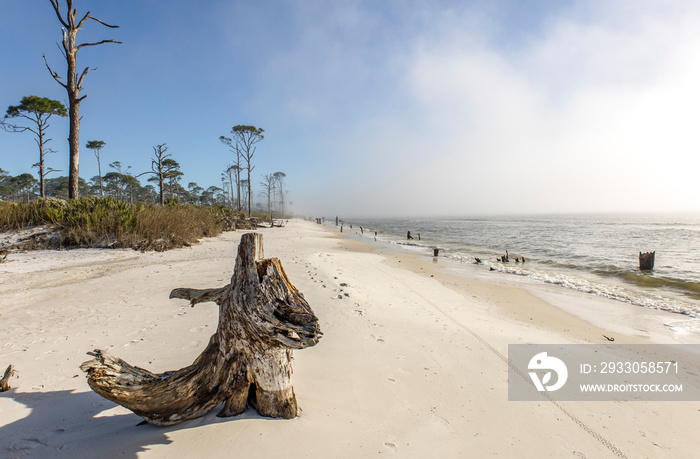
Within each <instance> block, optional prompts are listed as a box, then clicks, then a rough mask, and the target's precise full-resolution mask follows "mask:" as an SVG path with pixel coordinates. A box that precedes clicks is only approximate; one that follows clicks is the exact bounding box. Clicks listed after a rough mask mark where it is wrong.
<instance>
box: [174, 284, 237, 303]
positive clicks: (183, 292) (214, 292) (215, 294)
mask: <svg viewBox="0 0 700 459" xmlns="http://www.w3.org/2000/svg"><path fill="white" fill-rule="evenodd" d="M230 290H231V287H230V286H229V285H227V286H226V287H221V288H208V289H203V290H197V289H194V288H176V289H175V290H173V291H172V292H170V299H173V298H180V299H183V300H190V305H191V306H192V307H194V305H195V304H197V303H207V302H209V301H211V302H214V303H216V304H219V305H220V304H221V302H222V301H223V300H224V298H225V296H226V295H227V294H228V293H229V292H230Z"/></svg>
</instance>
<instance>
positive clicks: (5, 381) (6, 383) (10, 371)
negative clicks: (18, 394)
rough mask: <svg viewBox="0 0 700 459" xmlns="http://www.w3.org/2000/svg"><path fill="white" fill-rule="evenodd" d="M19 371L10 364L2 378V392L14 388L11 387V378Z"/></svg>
mask: <svg viewBox="0 0 700 459" xmlns="http://www.w3.org/2000/svg"><path fill="white" fill-rule="evenodd" d="M16 373H17V372H16V371H15V369H14V367H13V366H12V365H10V366H8V367H7V368H6V369H5V374H4V375H3V377H2V378H0V392H5V391H7V390H10V389H12V388H11V387H10V378H11V377H12V376H13V375H15V374H16Z"/></svg>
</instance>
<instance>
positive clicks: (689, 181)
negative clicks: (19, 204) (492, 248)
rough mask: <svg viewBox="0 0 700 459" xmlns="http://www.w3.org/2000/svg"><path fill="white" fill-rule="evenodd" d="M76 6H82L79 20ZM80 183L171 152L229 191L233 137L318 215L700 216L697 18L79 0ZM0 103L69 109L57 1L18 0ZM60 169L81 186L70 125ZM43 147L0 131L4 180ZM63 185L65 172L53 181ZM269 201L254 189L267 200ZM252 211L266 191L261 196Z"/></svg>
mask: <svg viewBox="0 0 700 459" xmlns="http://www.w3.org/2000/svg"><path fill="white" fill-rule="evenodd" d="M62 6H63V7H64V8H65V4H62ZM75 6H76V8H77V9H78V15H79V16H81V17H82V15H83V14H84V13H85V12H87V11H88V10H90V11H91V12H92V14H93V15H94V16H95V17H98V18H100V19H101V20H103V21H105V22H107V23H110V24H117V25H119V26H120V28H119V29H107V28H105V27H102V26H100V25H99V24H98V23H96V22H94V21H89V22H88V23H87V24H86V25H85V27H84V30H83V31H81V32H80V33H79V35H78V37H79V41H80V42H85V41H99V40H102V39H116V40H120V41H123V42H124V43H123V44H121V45H116V44H106V45H101V46H98V47H88V48H85V49H83V50H81V51H80V52H79V55H78V66H79V68H80V69H82V68H84V67H85V66H90V68H94V67H97V68H98V70H97V71H94V72H90V73H89V74H88V75H87V77H86V78H85V83H84V86H85V89H84V91H83V93H84V94H86V95H87V96H88V97H87V99H85V101H84V102H83V103H82V104H81V115H82V116H83V121H82V124H81V134H80V144H81V161H80V171H81V173H80V175H81V177H83V178H85V179H87V180H89V179H90V178H91V177H92V176H94V175H96V174H97V164H96V161H95V158H94V156H93V155H92V152H90V151H89V150H87V149H85V148H84V146H85V143H86V142H87V141H88V140H94V139H100V140H104V141H105V142H106V147H105V148H104V150H103V152H102V155H103V157H102V158H103V159H102V161H103V163H102V169H103V173H105V172H106V171H109V169H108V167H107V164H109V162H112V161H120V162H121V163H122V164H123V165H124V166H125V167H126V166H132V167H133V169H132V170H133V171H134V172H135V173H140V172H143V171H145V170H147V169H149V168H150V157H151V156H152V146H153V145H157V144H161V143H167V144H168V146H169V151H168V152H169V153H171V154H172V155H173V156H172V157H173V159H175V160H177V161H178V162H180V164H181V165H182V171H183V172H184V174H185V176H184V180H183V184H184V185H185V186H186V184H187V183H188V182H190V181H192V182H197V183H198V184H199V185H200V186H203V187H205V188H206V187H207V186H211V185H219V186H220V185H221V178H220V174H221V172H222V171H223V170H224V168H225V167H226V165H227V164H230V163H231V162H232V160H233V159H232V157H231V154H230V153H229V152H228V149H227V148H226V147H225V146H223V145H222V144H221V143H220V142H219V140H218V138H219V136H221V135H228V134H229V131H230V129H231V127H232V126H234V125H237V124H252V125H255V126H258V127H262V128H264V129H265V131H266V132H265V133H266V138H265V140H264V141H263V142H262V143H260V144H259V146H258V151H257V153H256V156H255V158H254V164H255V166H256V167H255V170H254V177H253V179H252V182H253V184H254V185H255V186H257V185H258V183H259V182H260V181H261V177H262V175H264V174H268V173H273V172H277V171H282V172H284V173H285V174H286V176H287V178H286V186H287V189H288V190H289V201H291V202H292V203H293V205H292V210H293V211H294V212H296V213H298V214H304V215H309V216H321V215H336V214H338V215H365V216H366V217H377V216H407V215H420V216H427V217H430V216H438V215H448V214H451V215H464V216H468V215H513V214H559V213H600V212H660V211H668V212H678V211H686V212H698V211H700V187H698V186H697V185H696V183H697V171H698V170H700V155H698V153H697V147H696V143H697V140H696V136H695V130H696V129H697V127H696V126H697V125H698V124H699V123H700V112H699V110H698V109H697V107H698V106H700V87H699V86H698V84H697V81H700V32H699V31H700V4H698V3H697V2H693V1H679V2H673V3H672V4H669V3H668V2H662V1H636V2H629V1H621V0H620V1H615V0H613V1H602V0H593V1H582V0H580V1H573V0H568V1H554V0H551V1H543V2H537V3H536V4H532V5H523V4H522V3H521V2H517V1H515V0H512V1H501V2H487V1H482V0H474V1H467V2H461V1H459V2H458V1H439V2H428V1H409V0H407V1H396V2H371V1H362V0H360V1H355V2H343V3H338V2H332V1H325V0H317V1H306V2H298V1H281V0H280V1H262V2H256V3H255V4H250V3H249V2H242V1H234V2H230V1H224V0H214V1H209V2H206V5H204V4H192V3H191V2H184V1H182V0H176V1H173V2H170V3H168V7H167V8H165V7H163V6H162V4H160V5H157V4H153V3H143V2H137V1H135V0H127V1H124V2H120V3H119V4H112V3H104V2H96V1H94V0H91V1H88V0H78V1H77V2H76V5H75ZM4 10H5V11H4V14H3V18H2V27H0V37H1V38H3V39H4V42H5V43H12V44H13V46H8V47H6V49H5V51H4V53H5V60H4V61H5V62H6V63H7V65H5V66H3V68H2V69H0V81H1V82H2V83H3V85H2V86H3V91H2V93H1V94H2V98H1V99H0V104H3V105H2V107H0V109H2V110H3V114H4V111H5V110H6V108H7V107H8V106H10V105H16V104H18V103H19V101H20V99H21V98H22V97H23V96H27V95H31V94H36V95H39V96H43V97H49V98H52V99H56V100H60V101H63V102H65V99H66V95H65V91H64V90H63V89H62V88H61V87H59V86H58V85H57V84H56V82H55V81H53V79H52V78H51V77H50V75H49V74H48V72H47V70H46V68H45V65H44V61H43V58H42V53H46V56H47V59H48V61H49V63H50V64H51V65H52V66H53V67H54V68H55V69H56V70H59V71H61V72H64V71H65V69H64V66H65V65H61V60H62V57H61V56H60V54H59V52H58V50H57V49H56V44H55V43H56V42H58V41H60V39H61V32H60V28H59V24H58V20H57V19H56V17H55V14H54V12H53V10H52V8H51V5H50V4H49V2H40V3H39V4H38V5H34V4H33V3H31V2H11V3H8V4H7V5H4ZM51 124H52V126H51V128H50V130H49V137H51V138H53V139H54V140H53V142H52V144H51V146H52V147H53V148H55V149H57V150H58V151H59V153H57V154H55V155H50V156H49V157H48V164H49V166H51V167H53V168H55V169H63V170H64V171H66V170H67V163H68V159H67V157H68V146H67V141H66V140H64V139H65V137H67V124H68V123H67V120H65V119H56V120H52V123H51ZM37 156H38V154H37V152H36V145H35V144H34V142H33V140H32V138H31V135H29V134H26V133H25V134H9V133H4V132H0V168H2V169H5V170H7V171H9V172H10V173H12V174H13V175H17V174H19V173H22V172H32V173H35V170H34V169H31V165H32V164H34V163H35V162H36V161H37V160H38V158H37ZM53 176H57V175H53ZM258 189H259V187H258ZM256 197H257V192H256Z"/></svg>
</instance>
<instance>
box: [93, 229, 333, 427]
mask: <svg viewBox="0 0 700 459" xmlns="http://www.w3.org/2000/svg"><path fill="white" fill-rule="evenodd" d="M262 249H263V247H262V235H260V234H256V233H247V234H244V235H243V236H242V238H241V243H240V245H239V248H238V256H237V258H236V265H235V269H234V273H233V277H232V278H231V283H230V284H229V285H227V286H225V287H222V288H216V289H205V290H196V289H186V288H181V289H175V290H173V291H172V292H171V294H170V297H171V298H182V299H187V300H189V301H190V304H192V305H194V304H196V303H201V302H205V301H213V302H215V303H217V304H218V305H219V324H218V327H217V331H216V333H215V334H214V335H212V337H211V339H210V340H209V344H208V345H207V347H206V349H204V351H203V352H202V354H200V356H199V357H197V359H196V360H195V361H194V362H193V363H192V365H190V366H188V367H185V368H182V369H180V370H177V371H169V372H165V373H159V374H154V373H151V372H150V371H148V370H145V369H143V368H139V367H136V366H133V365H130V364H128V363H127V362H125V361H123V360H122V359H119V358H117V357H114V356H111V355H109V354H107V353H106V352H104V351H101V350H95V351H94V352H90V353H88V354H89V355H91V356H92V357H93V359H92V360H90V361H87V362H85V363H83V364H82V365H81V369H82V370H83V371H85V372H86V373H87V377H88V384H89V385H90V387H91V388H92V389H93V390H94V391H95V392H97V393H98V394H100V395H101V396H103V397H105V398H107V399H109V400H112V401H114V402H115V403H118V404H120V405H122V406H124V407H126V408H128V409H130V410H132V411H133V412H134V413H136V414H138V415H139V416H142V417H143V418H144V419H145V420H146V421H148V422H150V423H152V424H156V425H171V424H176V423H178V422H181V421H184V420H187V419H192V418H196V417H198V416H202V415H204V414H205V413H207V412H208V411H210V410H211V409H212V408H214V407H215V406H216V405H218V404H219V403H221V402H224V407H223V409H222V411H221V412H220V413H219V416H222V417H226V416H234V415H236V414H240V413H242V412H243V411H244V410H245V409H246V406H248V405H250V406H252V407H254V408H255V409H256V410H257V411H258V413H259V414H261V415H263V416H270V417H281V418H293V417H295V416H296V415H297V411H298V409H297V402H296V397H295V395H294V388H293V387H292V382H291V376H292V350H293V349H304V348H306V347H309V346H313V345H315V344H316V343H317V342H318V340H319V339H320V338H321V335H322V333H321V331H320V328H319V325H318V319H317V317H316V315H315V314H314V312H313V311H312V310H311V307H310V306H309V304H308V303H307V302H306V300H305V299H304V296H303V295H302V293H301V292H299V291H298V290H297V289H296V287H294V285H292V283H291V282H290V281H289V278H288V277H287V275H286V273H285V272H284V269H283V268H282V264H281V263H280V261H279V260H278V259H276V258H270V259H263V258H262V256H263V250H262Z"/></svg>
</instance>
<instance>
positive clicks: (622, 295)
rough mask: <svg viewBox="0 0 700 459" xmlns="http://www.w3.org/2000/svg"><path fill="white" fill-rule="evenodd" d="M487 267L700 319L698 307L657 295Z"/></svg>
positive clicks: (504, 267)
mask: <svg viewBox="0 0 700 459" xmlns="http://www.w3.org/2000/svg"><path fill="white" fill-rule="evenodd" d="M485 266H486V267H488V268H492V269H493V270H495V271H499V272H502V273H507V274H515V275H519V276H526V277H529V278H532V279H535V280H538V281H541V282H544V283H547V284H553V285H559V286H562V287H565V288H569V289H572V290H576V291H579V292H583V293H589V294H592V295H597V296H600V297H603V298H609V299H612V300H617V301H622V302H624V303H629V304H633V305H635V306H642V307H645V308H651V309H658V310H662V311H667V312H673V313H677V314H684V315H688V316H690V317H698V318H700V309H699V308H698V307H697V306H694V305H691V304H688V303H685V302H683V301H679V300H674V299H670V298H664V297H661V296H659V295H655V294H647V295H637V294H635V293H633V292H630V291H628V290H626V289H624V288H622V287H617V286H612V285H604V284H601V283H597V282H592V281H589V280H586V279H583V278H579V277H574V276H568V275H564V274H553V273H547V272H542V271H538V270H536V269H527V268H522V267H518V266H508V265H503V264H501V263H497V264H493V263H485Z"/></svg>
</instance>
